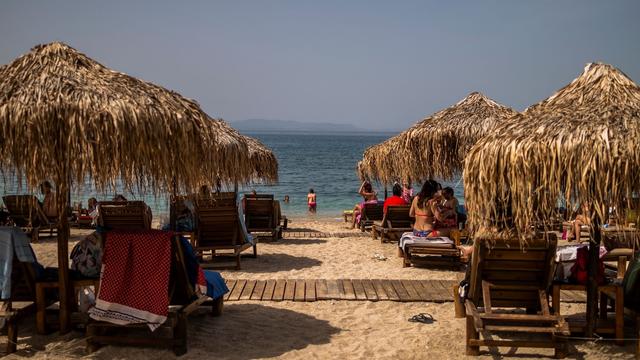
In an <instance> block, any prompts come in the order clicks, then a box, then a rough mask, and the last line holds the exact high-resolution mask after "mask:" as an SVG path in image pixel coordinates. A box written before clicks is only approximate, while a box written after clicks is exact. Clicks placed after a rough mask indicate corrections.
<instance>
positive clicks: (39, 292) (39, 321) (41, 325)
mask: <svg viewBox="0 0 640 360" xmlns="http://www.w3.org/2000/svg"><path fill="white" fill-rule="evenodd" d="M36 332H37V333H38V334H40V335H45V334H46V333H47V299H46V292H45V289H44V287H43V286H42V284H39V283H36Z"/></svg>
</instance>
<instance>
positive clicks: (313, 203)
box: [307, 189, 316, 214]
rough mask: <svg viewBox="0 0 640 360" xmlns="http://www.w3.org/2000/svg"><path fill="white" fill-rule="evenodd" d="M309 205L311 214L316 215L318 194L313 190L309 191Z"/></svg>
mask: <svg viewBox="0 0 640 360" xmlns="http://www.w3.org/2000/svg"><path fill="white" fill-rule="evenodd" d="M307 205H308V206H309V212H310V213H313V214H315V212H316V193H315V192H314V191H313V189H309V193H308V194H307Z"/></svg>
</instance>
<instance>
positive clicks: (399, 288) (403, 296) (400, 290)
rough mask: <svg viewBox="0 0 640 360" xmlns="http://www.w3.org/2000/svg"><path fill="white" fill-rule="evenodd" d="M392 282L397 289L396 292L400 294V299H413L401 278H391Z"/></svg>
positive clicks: (403, 300)
mask: <svg viewBox="0 0 640 360" xmlns="http://www.w3.org/2000/svg"><path fill="white" fill-rule="evenodd" d="M390 284H391V286H393V288H394V289H395V290H396V293H397V294H398V297H399V298H400V301H402V302H406V301H411V300H410V298H409V292H407V289H405V288H404V286H402V283H401V282H400V280H391V281H390Z"/></svg>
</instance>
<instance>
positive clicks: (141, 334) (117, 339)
mask: <svg viewBox="0 0 640 360" xmlns="http://www.w3.org/2000/svg"><path fill="white" fill-rule="evenodd" d="M171 248H172V251H171V254H172V259H171V269H172V270H171V271H170V273H171V278H170V280H169V297H170V305H169V314H168V317H167V321H166V322H165V323H164V324H163V325H162V326H161V328H160V329H156V331H155V332H153V333H152V332H151V331H150V330H149V328H148V327H147V325H146V324H134V325H116V324H111V323H108V322H103V321H94V320H92V321H91V322H89V324H88V325H87V332H86V341H87V351H88V352H90V353H91V352H94V351H96V350H97V349H98V348H99V346H101V345H135V346H153V347H169V348H171V349H172V350H173V352H174V354H175V355H176V356H180V355H183V354H185V353H186V352H187V317H188V316H189V315H190V314H191V313H193V312H194V311H195V310H197V309H198V308H199V307H201V306H211V313H212V314H213V315H214V316H219V315H220V314H221V313H222V308H223V299H224V297H223V296H221V297H219V298H218V299H215V300H208V298H206V297H199V298H198V297H197V296H196V295H195V290H194V289H193V287H192V286H191V284H190V282H189V277H188V273H187V268H186V264H185V255H184V252H183V250H182V246H181V245H180V239H179V235H176V236H175V237H173V241H172V244H171ZM194 299H195V300H194ZM162 328H164V331H163V329H162ZM166 333H168V336H160V335H162V334H166Z"/></svg>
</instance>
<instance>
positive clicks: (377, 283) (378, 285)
mask: <svg viewBox="0 0 640 360" xmlns="http://www.w3.org/2000/svg"><path fill="white" fill-rule="evenodd" d="M371 283H372V285H373V287H374V289H375V290H376V294H377V296H378V299H380V300H389V295H387V291H386V290H385V289H384V286H382V280H378V279H375V280H371Z"/></svg>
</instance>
